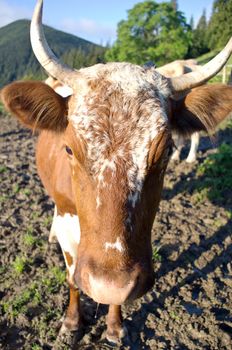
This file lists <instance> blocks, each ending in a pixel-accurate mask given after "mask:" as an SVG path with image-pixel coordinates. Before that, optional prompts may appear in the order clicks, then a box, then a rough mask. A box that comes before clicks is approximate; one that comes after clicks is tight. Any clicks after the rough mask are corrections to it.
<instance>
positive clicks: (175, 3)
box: [171, 0, 178, 11]
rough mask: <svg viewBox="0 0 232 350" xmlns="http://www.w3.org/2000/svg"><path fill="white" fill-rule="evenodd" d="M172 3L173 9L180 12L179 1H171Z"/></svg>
mask: <svg viewBox="0 0 232 350" xmlns="http://www.w3.org/2000/svg"><path fill="white" fill-rule="evenodd" d="M171 3H172V7H173V9H174V11H177V10H178V3H177V0H171Z"/></svg>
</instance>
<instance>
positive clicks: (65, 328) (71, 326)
mask: <svg viewBox="0 0 232 350" xmlns="http://www.w3.org/2000/svg"><path fill="white" fill-rule="evenodd" d="M62 321H63V323H62V326H61V328H60V332H59V334H65V333H66V332H74V331H78V330H79V329H80V328H81V325H80V321H79V320H78V319H73V318H70V317H65V319H64V320H62Z"/></svg>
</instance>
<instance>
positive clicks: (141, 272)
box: [1, 0, 232, 341]
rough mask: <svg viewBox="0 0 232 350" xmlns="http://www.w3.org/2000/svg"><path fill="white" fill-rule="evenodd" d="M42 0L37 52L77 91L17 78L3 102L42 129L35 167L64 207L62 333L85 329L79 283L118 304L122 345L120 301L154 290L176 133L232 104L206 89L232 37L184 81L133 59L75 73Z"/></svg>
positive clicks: (35, 28)
mask: <svg viewBox="0 0 232 350" xmlns="http://www.w3.org/2000/svg"><path fill="white" fill-rule="evenodd" d="M42 3H43V1H42V0H38V3H37V6H36V9H35V12H34V15H33V19H32V24H31V42H32V47H33V50H34V52H35V55H36V56H37V58H38V60H39V62H40V63H41V65H42V66H43V67H44V68H45V69H46V71H47V72H48V74H49V75H51V76H52V77H54V78H56V79H58V80H59V81H61V82H62V83H63V84H65V85H68V86H69V87H70V88H72V90H73V94H72V96H71V97H66V98H63V97H61V96H59V95H58V94H57V93H56V92H55V91H54V90H53V89H52V88H50V87H49V86H48V85H46V84H44V83H41V82H15V83H12V84H10V85H8V86H6V87H5V88H4V89H3V90H2V91H1V98H2V101H3V102H4V104H5V106H6V107H7V108H8V110H9V111H11V112H12V113H13V114H15V115H16V116H17V117H18V118H19V119H20V121H21V122H22V123H23V124H25V125H26V126H28V127H30V128H32V129H38V130H40V136H39V141H38V145H37V153H36V159H37V167H38V172H39V175H40V177H41V179H42V182H43V184H44V186H45V188H46V189H47V191H48V193H49V194H50V196H51V197H52V198H53V200H54V202H55V204H56V208H57V212H56V215H55V217H54V221H53V230H54V232H55V234H56V236H57V238H58V241H59V243H60V245H61V248H62V251H63V254H64V258H65V261H66V265H67V271H68V274H67V276H68V277H67V278H68V282H69V285H70V303H69V307H68V311H67V314H66V318H65V320H64V323H63V327H62V329H63V331H64V330H66V329H69V330H76V329H78V327H80V323H81V316H80V308H79V292H78V288H80V289H81V290H83V291H84V292H85V293H86V294H87V295H89V296H90V297H91V298H93V299H94V300H95V301H96V302H98V303H104V304H109V305H110V306H109V314H108V317H107V338H108V339H109V340H112V341H116V340H117V339H118V338H120V337H122V336H123V334H124V331H123V327H122V317H121V309H120V308H121V306H120V305H121V304H123V303H124V302H126V301H127V300H134V299H135V298H138V297H140V296H142V295H143V294H144V293H146V292H147V291H148V290H149V289H150V288H151V287H152V286H153V281H154V273H153V265H152V246H151V228H152V224H153V221H154V218H155V214H156V211H157V208H158V205H159V201H160V195H161V191H162V187H163V178H164V173H165V170H166V167H167V164H168V160H169V156H170V154H171V149H172V138H171V132H172V130H173V129H174V130H176V132H178V133H180V134H191V133H192V132H193V131H199V130H210V129H212V128H213V127H214V126H215V125H216V124H217V123H218V122H220V120H221V119H223V118H224V117H225V116H226V115H227V114H228V113H229V112H230V111H231V109H232V87H228V86H223V85H220V84H217V85H210V86H203V87H201V86H199V85H201V84H203V83H205V82H206V81H207V80H208V79H209V78H211V77H212V76H213V75H215V74H216V73H217V72H218V71H219V70H220V69H221V67H222V66H223V65H224V64H225V62H226V61H227V59H228V58H229V56H230V54H231V51H232V40H230V41H229V43H228V44H227V46H226V47H225V49H224V50H223V51H222V52H221V53H220V54H219V55H218V56H217V57H216V58H215V59H214V60H213V61H211V62H209V63H208V64H207V65H206V66H204V67H202V69H201V70H200V71H197V72H191V73H188V74H185V75H184V77H176V78H166V77H164V76H162V75H161V74H160V73H158V72H157V71H156V70H155V69H154V68H150V69H146V68H143V67H140V66H137V65H133V64H129V63H107V64H105V65H104V64H98V65H95V66H92V67H89V68H84V69H81V70H79V71H75V70H72V69H70V68H69V67H67V66H65V65H63V64H62V63H60V61H59V60H58V59H57V58H56V57H55V55H54V54H53V53H52V51H51V50H50V48H49V47H48V44H47V42H46V39H45V37H44V33H43V29H42V24H41V18H42ZM176 96H182V97H179V98H178V99H177V98H176Z"/></svg>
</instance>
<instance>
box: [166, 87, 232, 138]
mask: <svg viewBox="0 0 232 350" xmlns="http://www.w3.org/2000/svg"><path fill="white" fill-rule="evenodd" d="M231 110H232V87H231V86H227V85H223V84H211V85H204V86H200V87H197V88H195V89H193V90H191V91H190V92H189V93H188V94H187V95H186V96H185V97H184V98H182V99H180V100H179V101H174V100H173V101H172V114H173V115H172V118H171V125H172V128H173V129H174V130H175V131H176V132H177V133H179V134H183V135H190V134H192V133H193V132H195V131H201V130H204V131H206V132H208V133H210V132H212V131H214V129H215V127H216V126H217V125H218V124H219V123H220V122H221V121H222V120H223V119H225V118H226V117H227V116H228V115H229V113H230V112H231Z"/></svg>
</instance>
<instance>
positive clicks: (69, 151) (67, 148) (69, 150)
mask: <svg viewBox="0 0 232 350" xmlns="http://www.w3.org/2000/svg"><path fill="white" fill-rule="evenodd" d="M65 150H66V152H67V153H68V154H69V155H70V156H72V155H73V151H72V150H71V148H70V147H68V146H65Z"/></svg>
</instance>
